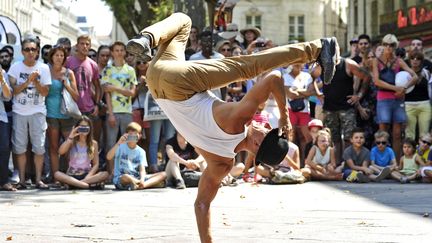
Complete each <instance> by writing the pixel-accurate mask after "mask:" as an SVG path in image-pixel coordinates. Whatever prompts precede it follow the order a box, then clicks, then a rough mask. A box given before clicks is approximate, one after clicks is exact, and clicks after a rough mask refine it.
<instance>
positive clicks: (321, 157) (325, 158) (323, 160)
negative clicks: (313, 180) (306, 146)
mask: <svg viewBox="0 0 432 243" xmlns="http://www.w3.org/2000/svg"><path fill="white" fill-rule="evenodd" d="M314 147H315V156H314V160H313V161H314V162H315V163H317V164H320V165H327V164H328V163H330V146H329V147H328V148H327V150H326V151H325V153H324V154H321V150H320V149H319V148H318V146H316V145H314Z"/></svg>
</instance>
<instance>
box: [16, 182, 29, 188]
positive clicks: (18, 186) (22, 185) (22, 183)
mask: <svg viewBox="0 0 432 243" xmlns="http://www.w3.org/2000/svg"><path fill="white" fill-rule="evenodd" d="M15 188H16V189H17V190H27V185H26V184H25V182H20V183H18V184H17V186H16V187H15Z"/></svg>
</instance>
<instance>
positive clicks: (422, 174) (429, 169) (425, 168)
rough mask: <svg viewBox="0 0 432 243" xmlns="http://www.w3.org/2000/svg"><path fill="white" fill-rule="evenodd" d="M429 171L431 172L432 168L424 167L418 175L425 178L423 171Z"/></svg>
mask: <svg viewBox="0 0 432 243" xmlns="http://www.w3.org/2000/svg"><path fill="white" fill-rule="evenodd" d="M426 170H428V171H431V172H432V166H425V167H423V168H421V169H420V174H421V176H422V177H427V175H426V174H425V171H426Z"/></svg>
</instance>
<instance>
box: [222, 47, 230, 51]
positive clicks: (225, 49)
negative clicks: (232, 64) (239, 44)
mask: <svg viewBox="0 0 432 243" xmlns="http://www.w3.org/2000/svg"><path fill="white" fill-rule="evenodd" d="M221 51H231V49H229V48H223V49H221Z"/></svg>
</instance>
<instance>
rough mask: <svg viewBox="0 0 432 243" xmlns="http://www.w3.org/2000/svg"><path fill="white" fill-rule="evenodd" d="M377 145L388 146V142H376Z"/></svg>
mask: <svg viewBox="0 0 432 243" xmlns="http://www.w3.org/2000/svg"><path fill="white" fill-rule="evenodd" d="M375 143H376V144H377V145H386V144H387V142H386V141H376V142H375Z"/></svg>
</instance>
